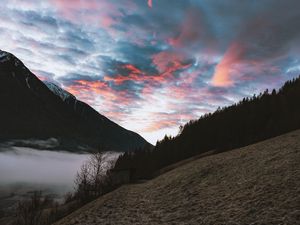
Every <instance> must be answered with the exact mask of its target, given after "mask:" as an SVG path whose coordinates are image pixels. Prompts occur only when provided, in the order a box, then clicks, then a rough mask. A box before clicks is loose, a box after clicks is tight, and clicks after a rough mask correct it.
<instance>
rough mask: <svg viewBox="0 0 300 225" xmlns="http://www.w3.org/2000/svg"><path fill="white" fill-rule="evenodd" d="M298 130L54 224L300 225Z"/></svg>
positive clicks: (127, 190)
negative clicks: (299, 223)
mask: <svg viewBox="0 0 300 225" xmlns="http://www.w3.org/2000/svg"><path fill="white" fill-rule="evenodd" d="M299 203H300V130H298V131H295V132H291V133H288V134H285V135H282V136H279V137H276V138H273V139H269V140H267V141H263V142H260V143H257V144H254V145H250V146H247V147H243V148H240V149H236V150H232V151H229V152H225V153H220V154H217V155H211V156H207V157H204V158H200V159H197V160H195V161H192V162H189V163H187V164H185V165H182V166H180V167H178V168H176V169H174V170H171V171H169V172H167V173H165V174H163V175H161V176H159V177H157V178H155V179H153V180H150V181H147V182H145V183H140V184H131V185H124V186H122V187H121V188H119V189H117V190H115V191H113V192H111V193H109V194H107V195H105V196H103V197H101V198H99V199H97V200H95V201H93V202H91V203H89V204H88V205H86V206H84V207H83V208H81V209H79V210H77V211H76V212H74V213H73V214H71V215H69V216H68V217H66V218H64V219H63V220H61V221H60V222H58V223H56V224H55V225H71V224H72V225H73V224H78V225H92V224H205V225H209V224H212V225H218V224H227V225H228V224H291V225H294V224H297V221H298V222H299V220H300V211H299Z"/></svg>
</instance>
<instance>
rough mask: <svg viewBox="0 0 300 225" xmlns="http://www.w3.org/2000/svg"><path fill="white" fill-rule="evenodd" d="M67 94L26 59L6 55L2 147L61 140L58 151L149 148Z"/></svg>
mask: <svg viewBox="0 0 300 225" xmlns="http://www.w3.org/2000/svg"><path fill="white" fill-rule="evenodd" d="M49 87H50V88H49ZM67 93H68V92H67V91H65V90H63V89H62V88H60V87H58V86H57V85H55V84H49V83H48V85H47V82H46V84H45V83H44V82H42V81H41V80H39V79H38V77H37V76H35V75H34V74H33V73H32V72H31V71H30V70H29V69H28V68H27V67H26V66H25V65H24V64H23V63H22V62H21V60H19V59H18V58H17V57H15V56H14V55H13V54H11V53H9V52H5V51H1V50H0V100H1V102H2V104H3V105H2V108H3V109H2V110H1V112H0V124H2V125H1V126H2V129H1V130H2V132H1V133H0V140H1V142H5V141H11V140H12V139H17V140H23V139H26V140H28V139H42V140H47V139H49V138H56V139H57V140H58V143H59V145H58V146H55V148H57V149H60V148H63V149H66V150H71V151H77V150H79V149H80V150H82V149H99V148H100V149H101V150H114V151H128V150H132V149H134V148H140V147H144V146H146V145H149V143H148V142H147V141H146V140H145V139H143V138H142V137H141V136H140V135H138V134H136V133H134V132H132V131H129V130H127V129H125V128H123V127H121V126H120V125H118V124H116V123H115V122H113V121H111V120H109V119H108V118H106V117H105V116H103V115H101V114H100V113H98V112H97V111H96V110H94V109H93V108H92V107H90V106H89V105H88V104H86V103H84V102H82V101H79V100H77V99H76V97H75V96H73V95H71V94H67ZM72 96H73V97H72Z"/></svg>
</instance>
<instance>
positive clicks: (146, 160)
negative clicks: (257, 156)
mask: <svg viewBox="0 0 300 225" xmlns="http://www.w3.org/2000/svg"><path fill="white" fill-rule="evenodd" d="M299 128H300V77H298V78H295V79H293V80H291V81H287V82H286V83H285V84H284V85H283V86H282V87H281V88H280V89H279V90H278V91H276V90H275V89H274V90H272V91H271V92H270V91H269V90H265V91H264V92H263V93H260V94H259V95H254V96H253V97H250V98H249V97H247V98H244V99H242V100H241V101H240V102H238V103H236V104H233V105H231V106H228V107H224V108H219V109H218V110H216V111H215V112H214V113H208V114H205V115H203V116H201V117H200V118H199V119H197V120H192V121H190V122H188V123H187V124H185V125H184V126H183V127H181V129H180V132H179V134H178V135H177V136H175V137H169V136H165V138H164V139H163V140H161V141H158V142H157V143H156V146H155V147H154V148H145V149H136V150H134V151H132V152H127V153H125V154H124V155H122V156H120V157H119V159H118V160H117V162H116V165H115V168H116V169H131V170H133V171H135V172H134V178H135V179H143V178H151V177H152V176H153V174H154V173H155V172H156V171H158V170H159V169H161V168H163V167H166V166H168V165H171V164H173V163H176V162H178V161H181V160H184V159H187V158H189V157H192V156H195V155H199V154H202V153H205V152H208V151H210V150H214V151H215V152H223V151H227V150H230V149H234V148H238V147H242V146H246V145H249V144H253V143H256V142H258V141H262V140H265V139H268V138H271V137H275V136H277V135H280V134H283V133H286V132H289V131H292V130H295V129H299Z"/></svg>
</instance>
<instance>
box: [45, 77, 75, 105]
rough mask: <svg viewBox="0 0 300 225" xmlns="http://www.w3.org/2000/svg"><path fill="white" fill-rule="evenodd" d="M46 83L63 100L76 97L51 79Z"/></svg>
mask: <svg viewBox="0 0 300 225" xmlns="http://www.w3.org/2000/svg"><path fill="white" fill-rule="evenodd" d="M44 83H45V84H46V86H47V87H48V88H49V89H50V91H52V92H53V93H54V94H55V95H57V96H58V97H60V98H61V99H62V100H63V101H65V100H66V99H74V100H75V99H76V97H75V96H74V95H72V94H71V93H69V92H67V91H66V90H64V89H63V88H61V87H59V86H58V85H56V84H54V83H52V82H49V81H44Z"/></svg>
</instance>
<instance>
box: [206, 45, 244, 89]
mask: <svg viewBox="0 0 300 225" xmlns="http://www.w3.org/2000/svg"><path fill="white" fill-rule="evenodd" d="M243 51H244V50H243V47H242V46H241V45H239V44H238V43H234V44H232V45H231V46H230V47H229V49H228V50H227V51H226V53H225V55H224V56H223V58H222V60H221V62H220V63H219V64H218V65H217V67H216V69H215V73H214V75H213V79H212V84H213V85H214V86H217V87H228V86H232V85H233V84H234V77H233V76H234V67H235V66H236V65H238V64H239V63H240V62H241V61H242V59H241V55H242V54H243Z"/></svg>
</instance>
